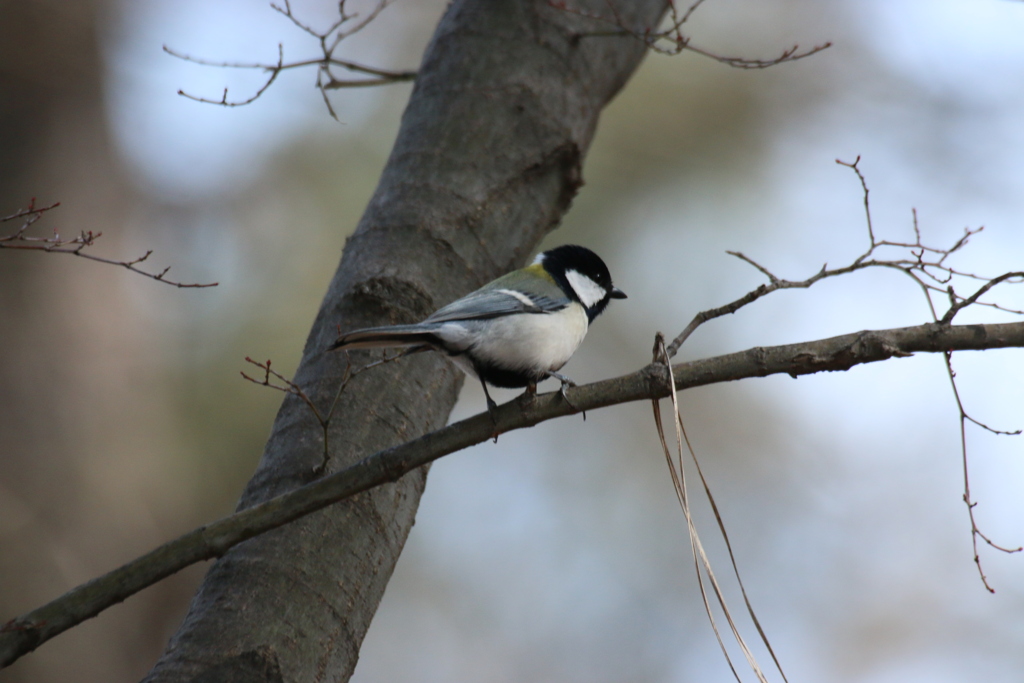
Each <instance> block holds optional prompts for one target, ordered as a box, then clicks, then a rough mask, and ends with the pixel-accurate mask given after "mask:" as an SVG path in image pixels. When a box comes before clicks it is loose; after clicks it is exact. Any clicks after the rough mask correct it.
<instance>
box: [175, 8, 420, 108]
mask: <svg viewBox="0 0 1024 683" xmlns="http://www.w3.org/2000/svg"><path fill="white" fill-rule="evenodd" d="M393 1H394V0H379V1H378V2H377V4H376V5H375V6H374V7H373V9H372V10H370V11H369V12H368V13H367V14H366V16H365V17H363V18H362V19H361V20H359V21H355V20H356V19H358V18H359V15H358V14H356V13H349V12H348V11H347V10H346V8H345V0H341V1H340V2H339V3H338V18H337V19H336V20H335V21H334V22H333V23H332V24H331V25H330V27H328V29H327V30H326V31H319V30H317V29H315V28H313V27H312V26H311V25H309V24H307V23H305V22H304V21H302V20H301V19H300V18H299V17H298V16H296V14H295V13H294V12H293V11H292V6H291V3H290V2H289V1H288V0H285V1H284V3H283V5H277V4H274V3H271V4H270V7H271V8H272V9H273V10H274V11H276V12H278V13H279V14H281V15H282V16H284V17H285V18H287V19H288V20H289V21H290V22H291V23H292V24H293V25H295V26H296V27H297V28H298V29H300V30H301V31H303V32H304V33H307V34H308V35H310V36H312V37H313V38H314V39H316V42H317V47H318V49H319V50H320V53H321V56H320V57H317V58H314V59H303V60H298V61H294V62H285V61H284V45H283V44H278V46H277V50H278V59H277V63H276V64H267V63H263V62H232V61H213V60H208V59H203V58H200V57H193V56H191V55H188V54H185V53H183V52H180V51H178V50H174V49H172V48H170V47H168V46H167V45H164V47H163V49H164V52H166V53H167V54H169V55H171V56H173V57H177V58H178V59H181V60H184V61H186V62H192V63H193V64H200V65H203V66H213V67H220V68H227V69H260V70H263V71H266V72H267V73H268V74H269V76H268V78H267V80H266V82H264V83H263V85H262V86H261V87H260V88H259V89H258V90H257V91H256V92H255V94H253V95H252V96H250V97H247V98H244V99H240V100H229V99H228V89H227V88H224V92H223V93H222V94H221V96H220V98H219V99H212V98H208V97H200V96H197V95H192V94H189V93H187V92H185V91H184V90H178V94H179V95H181V96H182V97H186V98H188V99H190V100H193V101H195V102H203V103H205V104H216V105H220V106H222V107H241V106H244V105H247V104H251V103H252V102H255V101H256V100H257V99H259V98H260V96H262V95H263V93H265V92H266V91H267V89H268V88H270V86H271V85H272V84H273V83H274V81H275V80H276V79H277V77H278V75H280V74H281V72H282V71H286V70H288V69H299V68H303V67H309V66H315V67H316V70H317V77H316V83H315V85H316V88H317V90H319V91H320V94H321V96H322V98H323V100H324V104H325V105H326V107H327V111H328V113H330V115H331V117H332V118H334V119H336V120H337V119H338V116H337V114H336V113H335V111H334V108H333V107H332V106H331V102H330V99H329V98H328V97H327V91H328V90H338V89H341V88H366V87H374V86H379V85H389V84H391V83H400V82H403V81H411V80H414V79H415V78H416V72H415V71H395V70H391V69H382V68H379V67H374V66H367V65H365V64H360V63H357V62H353V61H350V60H346V59H341V58H339V57H337V56H336V55H335V51H336V50H337V49H338V46H339V45H340V44H341V42H342V41H343V40H345V39H346V38H348V37H350V36H352V35H354V34H356V33H358V32H359V31H362V30H363V29H364V28H366V27H367V26H368V25H369V24H370V22H372V21H373V20H374V19H376V18H377V16H378V15H379V14H380V13H381V12H382V11H384V9H385V8H386V7H387V6H388V5H390V4H392V2H393ZM350 22H355V23H350ZM331 67H340V68H343V69H346V70H348V71H351V72H354V73H359V74H365V75H367V76H370V78H355V79H354V78H336V77H335V76H334V74H332V73H331Z"/></svg>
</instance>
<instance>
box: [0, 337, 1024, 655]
mask: <svg viewBox="0 0 1024 683" xmlns="http://www.w3.org/2000/svg"><path fill="white" fill-rule="evenodd" d="M1008 347H1024V322H1018V323H1005V324H991V325H956V326H949V325H943V324H941V323H928V324H925V325H917V326H915V327H902V328H896V329H890V330H874V331H872V330H867V331H862V332H856V333H853V334H845V335H842V336H838V337H831V338H828V339H822V340H818V341H813V342H804V343H800V344H787V345H784V346H771V347H754V348H752V349H748V350H746V351H741V352H738V353H732V354H727V355H723V356H716V357H714V358H707V359H703V360H698V361H691V362H687V363H679V364H677V365H673V366H672V371H673V374H674V376H675V381H676V389H677V390H684V389H690V388H693V387H698V386H706V385H709V384H718V383H721V382H730V381H735V380H740V379H746V378H750V377H767V376H768V375H776V374H788V375H791V376H793V377H799V376H800V375H810V374H814V373H817V372H823V371H837V370H848V369H850V368H852V367H854V366H856V365H862V364H865V363H874V362H877V361H882V360H887V359H890V358H898V357H905V356H910V355H912V354H914V353H918V352H924V353H945V352H949V351H968V350H984V349H998V348H1008ZM668 376H669V375H668V372H667V370H666V368H665V366H664V365H660V364H651V365H648V366H646V367H644V368H641V369H640V370H638V371H637V372H634V373H632V374H629V375H624V376H622V377H616V378H614V379H608V380H604V381H601V382H594V383H593V384H588V385H585V386H580V387H576V388H572V389H569V392H570V398H571V399H572V403H573V404H574V405H575V406H577V407H578V408H579V409H582V410H595V409H597V408H604V407H608V406H613V405H618V404H621V403H628V402H631V401H638V400H645V399H656V398H664V397H665V396H668V395H669V387H668V381H669V380H668ZM574 412H575V411H574V410H573V409H572V408H571V407H570V406H569V405H568V404H567V403H566V402H565V401H564V400H563V399H562V398H561V397H560V395H559V394H558V392H553V393H550V394H544V395H541V396H538V397H536V398H535V399H533V400H529V399H526V398H520V399H516V400H513V401H510V402H509V403H506V404H505V405H503V406H500V407H499V409H498V411H497V414H496V419H497V429H498V432H499V433H505V432H509V431H513V430H516V429H524V428H526V427H533V426H534V425H537V424H540V423H541V422H545V421H547V420H551V419H554V418H557V417H564V416H566V415H571V414H573V413H574ZM494 431H495V425H494V424H493V423H492V421H491V417H490V415H489V414H488V413H481V414H479V415H476V416H474V417H471V418H468V419H466V420H463V421H461V422H458V423H456V424H453V425H450V426H448V427H444V428H442V429H438V430H436V431H433V432H431V433H429V434H426V435H424V436H421V437H419V438H417V439H413V440H411V441H408V442H406V443H404V444H401V445H399V446H394V447H392V448H387V449H384V450H382V451H379V452H377V453H375V454H373V455H371V456H369V457H367V458H364V459H363V460H361V461H359V462H357V463H356V464H354V465H352V466H351V467H348V468H347V469H344V470H342V471H339V472H336V473H334V474H331V475H329V476H326V477H324V478H322V479H320V480H318V481H315V482H313V483H311V484H307V485H305V486H303V487H301V488H299V489H296V490H293V491H290V492H288V493H284V494H282V495H279V496H277V497H275V498H272V499H271V500H268V501H266V502H264V503H260V504H258V505H255V506H253V507H251V508H248V509H246V510H242V511H241V512H237V513H235V514H233V515H230V516H228V517H225V518H223V519H220V520H218V521H216V522H213V523H211V524H208V525H206V526H203V527H200V528H198V529H196V530H194V531H192V532H190V533H188V534H185V535H184V536H181V537H180V538H178V539H176V540H174V541H171V542H170V543H167V544H165V545H163V546H161V547H159V548H157V549H155V550H153V551H151V552H150V553H148V554H146V555H143V556H142V557H140V558H138V559H136V560H134V561H132V562H130V563H128V564H126V565H124V566H122V567H120V568H118V569H115V570H114V571H112V572H110V573H108V574H105V575H103V576H101V577H99V578H97V579H94V580H93V581H90V582H89V583H86V584H83V585H82V586H79V587H78V588H75V589H74V590H72V591H70V592H68V593H66V594H65V595H63V596H61V597H59V598H57V599H56V600H54V601H52V602H50V603H48V604H47V605H44V606H43V607H40V608H39V609H36V610H34V611H32V612H29V613H28V614H26V615H24V616H22V617H19V618H17V619H13V620H11V621H10V622H8V623H7V624H5V625H4V626H3V628H2V629H0V666H6V665H7V664H10V663H11V662H13V661H14V660H16V659H17V658H18V657H20V656H21V655H23V654H25V653H27V652H31V651H32V650H34V649H35V648H37V647H38V646H39V645H41V644H42V643H44V642H46V641H47V640H49V639H50V638H53V637H54V636H56V635H58V634H60V633H62V632H63V631H65V630H67V629H69V628H71V627H72V626H74V625H76V624H78V623H80V622H82V621H84V620H86V619H89V618H91V617H93V616H96V615H97V614H99V613H100V612H101V611H103V610H104V609H106V608H107V607H110V606H112V605H114V604H116V603H119V602H121V601H123V600H125V599H126V598H128V597H130V596H131V595H133V594H135V593H137V592H138V591H140V590H142V589H143V588H145V587H147V586H149V585H152V584H153V583H155V582H157V581H159V580H160V579H163V578H165V577H167V576H170V575H171V574H173V573H175V572H177V571H180V570H181V569H183V568H185V567H187V566H189V565H191V564H194V563H196V562H200V561H203V560H207V559H210V558H214V557H220V556H222V555H223V554H224V553H225V552H226V551H227V550H228V549H229V548H231V547H233V546H235V545H237V544H239V543H241V542H242V541H245V540H246V539H250V538H252V537H254V536H257V535H259V534H261V533H264V532H266V531H269V530H271V529H274V528H277V527H280V526H282V525H284V524H287V523H288V522H291V521H294V520H296V519H298V518H300V517H303V516H305V515H308V514H310V513H311V512H315V511H316V510H320V509H322V508H324V507H327V506H328V505H331V504H333V503H336V502H338V501H341V500H344V499H346V498H350V497H352V496H355V495H357V494H359V493H361V492H364V491H367V490H369V489H372V488H374V487H377V486H380V485H381V484H384V483H387V482H394V481H397V480H398V479H400V478H401V477H402V476H403V475H405V474H407V473H409V472H411V471H412V470H414V469H416V468H418V467H421V466H423V465H426V464H428V463H431V462H433V461H434V460H437V459H438V458H441V457H443V456H445V455H448V454H449V453H454V452H456V451H459V450H462V449H464V448H467V447H469V446H473V445H475V444H479V443H483V442H484V441H487V440H488V439H489V438H490V437H491V436H492V435H493V433H494Z"/></svg>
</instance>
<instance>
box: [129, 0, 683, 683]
mask: <svg viewBox="0 0 1024 683" xmlns="http://www.w3.org/2000/svg"><path fill="white" fill-rule="evenodd" d="M622 4H623V6H624V8H623V10H622V12H621V15H620V16H622V17H623V18H624V19H625V21H628V22H634V25H635V26H651V25H654V24H656V23H657V20H658V18H659V17H660V16H661V13H662V12H663V10H664V1H663V0H636V1H634V2H628V3H622ZM581 5H582V6H586V5H585V4H583V3H581ZM626 6H628V7H626ZM590 9H591V10H592V11H593V12H595V13H605V14H606V13H607V12H608V5H607V4H606V3H604V2H594V3H592V5H590ZM595 28H600V29H602V30H607V29H608V28H609V26H608V25H607V24H605V25H597V24H595V23H594V22H593V21H592V20H588V19H585V18H584V17H581V16H580V15H579V14H575V13H572V12H566V11H563V10H558V9H555V8H552V7H550V6H548V4H547V3H546V2H544V1H543V0H463V1H460V2H455V3H453V4H452V5H451V6H450V7H449V8H448V11H447V13H446V14H445V16H444V18H443V19H442V21H441V23H440V25H439V26H438V28H437V31H436V33H435V35H434V38H433V40H432V42H431V44H430V46H429V47H428V49H427V52H426V55H425V57H424V60H423V64H422V67H421V69H420V75H419V77H418V79H417V82H416V85H415V88H414V90H413V93H412V96H411V99H410V101H409V104H408V107H407V109H406V111H405V114H404V116H403V119H402V125H401V129H400V131H399V134H398V139H397V141H396V143H395V147H394V150H393V151H392V154H391V157H390V159H389V161H388V164H387V166H386V168H385V170H384V172H383V175H382V177H381V180H380V184H379V186H378V188H377V191H376V193H375V195H374V197H373V199H372V200H371V202H370V204H369V206H368V208H367V210H366V213H365V215H364V216H363V218H362V220H361V221H360V224H359V226H358V228H357V230H356V232H355V234H354V235H353V236H352V237H351V238H350V239H349V240H348V242H347V244H346V246H345V250H344V254H343V256H342V260H341V264H340V266H339V268H338V271H337V273H336V275H335V277H334V280H333V281H332V283H331V285H330V287H329V289H328V291H327V294H326V296H325V298H324V300H323V303H322V305H321V308H320V312H319V314H318V316H317V319H316V322H315V323H314V325H313V329H312V331H311V332H310V335H309V338H308V340H307V343H306V348H305V351H304V353H303V358H302V361H301V364H300V367H299V370H298V372H297V375H296V381H297V382H298V383H299V385H300V386H302V387H303V388H304V389H305V390H306V391H307V393H309V394H310V395H311V396H312V397H313V399H314V400H315V401H316V402H317V403H318V404H319V405H321V406H326V405H328V404H329V402H330V400H331V398H332V396H333V392H334V390H335V388H336V387H337V386H338V382H339V381H340V378H341V376H342V374H343V371H344V365H345V359H344V355H343V354H338V353H325V352H324V348H325V347H326V346H327V345H328V344H329V343H330V341H331V340H332V339H333V338H334V336H335V333H336V326H337V325H339V324H340V325H341V327H342V328H344V329H352V328H356V327H361V326H366V325H375V324H386V323H398V322H409V321H415V320H418V319H421V318H423V317H424V316H426V315H427V314H429V313H430V312H431V311H433V310H434V309H436V308H437V307H439V306H440V305H442V304H445V303H447V302H449V301H451V300H453V299H455V298H457V297H458V296H461V295H462V294H465V293H466V292H468V291H470V290H472V289H474V288H475V287H478V286H480V285H482V284H483V283H485V282H487V281H488V280H490V279H492V278H494V277H496V276H497V275H499V274H501V273H503V272H505V271H507V270H510V269H512V268H514V267H518V266H520V265H522V264H523V263H524V261H525V259H526V257H527V256H528V255H529V254H530V253H531V251H532V250H533V249H534V248H535V247H536V245H537V244H538V243H539V242H540V240H541V238H542V237H543V236H544V235H545V234H546V233H547V232H548V231H550V230H551V229H552V228H553V227H554V226H555V225H556V224H557V223H558V221H559V219H560V217H561V216H562V214H563V213H564V212H565V211H566V209H567V208H568V206H569V203H570V202H571V200H572V197H573V196H574V194H575V192H576V190H577V188H578V186H579V184H580V164H581V160H582V158H583V155H584V153H585V152H586V150H587V148H588V146H589V144H590V141H591V138H592V136H593V133H594V129H595V126H596V124H597V120H598V116H599V114H600V112H601V109H602V108H603V107H604V105H605V104H607V103H608V101H609V100H610V99H611V98H612V97H613V96H614V95H615V93H616V92H617V91H618V90H619V89H620V88H621V87H622V85H623V84H624V83H625V82H626V80H627V79H628V78H629V77H630V75H631V74H632V73H633V71H634V70H635V69H636V67H637V66H638V64H639V63H640V61H641V59H642V58H643V55H644V47H643V45H642V44H641V43H640V42H638V41H636V40H634V39H632V38H629V37H600V38H598V37H583V38H580V36H579V33H581V32H583V31H585V30H588V29H589V30H594V29H595ZM367 358H368V356H366V355H363V354H359V353H354V354H353V363H354V364H355V365H359V364H361V363H365V362H366V359H367ZM461 383H462V377H461V374H460V373H459V372H458V371H457V370H456V369H454V367H453V366H452V365H451V364H450V363H449V362H448V361H447V360H446V359H444V358H441V357H439V356H438V355H436V354H420V355H418V356H416V357H412V358H407V359H404V360H402V361H401V362H399V363H393V364H388V365H384V366H381V367H378V368H375V369H373V370H372V371H369V372H366V373H363V374H361V375H359V376H358V377H357V378H356V379H355V380H354V381H353V382H352V383H351V384H350V385H349V387H348V389H347V390H346V392H345V394H344V395H343V396H342V398H341V400H340V401H339V404H338V407H337V409H336V412H335V416H334V419H333V421H332V423H331V428H330V430H329V431H330V435H329V442H330V451H331V458H330V461H329V466H328V469H329V470H330V471H336V470H339V469H342V468H344V467H346V466H348V465H351V464H352V463H354V462H356V461H357V460H359V459H361V458H363V457H364V456H366V455H367V454H370V453H373V452H375V451H378V450H381V449H383V448H386V447H389V446H393V445H395V444H398V443H402V442H404V441H407V440H409V439H411V438H414V437H416V436H419V435H421V434H424V433H426V432H428V431H430V430H433V429H437V428H439V427H441V426H443V425H444V423H445V421H446V420H447V417H448V414H449V411H450V410H451V408H452V406H453V404H454V402H455V399H456V396H457V393H458V391H459V388H460V387H461ZM321 453H322V441H321V431H320V428H319V426H318V425H317V423H316V421H315V419H314V418H313V416H312V415H311V414H310V412H309V410H308V409H307V408H306V407H305V406H304V405H303V404H302V402H301V401H299V400H297V399H295V398H294V397H288V398H287V399H286V400H285V401H284V403H283V405H282V406H281V410H280V412H279V413H278V416H277V419H276V421H275V423H274V426H273V431H272V434H271V436H270V439H269V441H268V443H267V446H266V450H265V452H264V455H263V458H262V461H261V462H260V465H259V468H258V470H257V472H256V474H255V475H254V477H253V479H252V480H251V481H250V482H249V485H248V487H247V488H246V490H245V492H244V494H243V496H242V499H241V502H240V504H239V506H240V507H241V508H244V507H248V506H251V505H253V504H255V503H257V502H260V501H264V500H266V499H268V498H270V497H272V496H274V495H276V494H279V493H282V492H284V491H287V490H290V489H293V488H295V487H297V486H299V485H301V484H303V483H307V482H309V481H310V480H311V479H312V478H314V477H315V474H314V468H315V466H316V465H317V464H318V463H319V461H320V457H321ZM425 480H426V470H425V469H420V470H416V471H414V472H412V473H410V474H408V475H406V476H405V477H403V478H402V479H401V480H400V481H398V482H396V483H394V484H388V485H385V486H381V487H379V488H376V489H374V490H371V491H368V492H365V493H362V494H360V495H358V496H356V497H354V498H352V499H349V500H346V501H344V502H342V503H340V504H338V505H334V506H331V507H330V508H327V509H325V510H323V511H321V512H318V513H315V514H313V515H310V516H308V517H306V518H304V519H302V520H300V521H298V522H295V523H293V524H291V525H288V526H286V527H284V528H281V529H278V530H276V531H272V532H270V533H267V534H265V535H263V536H260V537H258V538H255V539H252V540H250V541H247V542H245V543H243V544H241V545H239V546H237V547H235V548H234V549H232V550H231V551H230V552H228V553H227V554H225V555H224V557H222V558H221V559H220V560H218V561H217V562H216V563H215V564H214V566H213V567H212V568H211V570H210V572H209V573H208V575H207V577H206V579H205V581H204V583H203V585H202V587H201V589H200V591H199V593H198V594H197V595H196V597H195V598H194V600H193V603H192V606H191V609H190V611H189V614H188V616H187V617H186V619H185V622H184V624H183V625H182V627H181V629H180V630H179V632H178V633H177V634H176V635H175V636H174V638H173V639H172V640H171V643H170V644H169V646H168V649H167V651H166V652H165V654H164V655H163V657H162V658H161V659H160V661H159V662H158V663H157V664H156V666H155V667H154V668H153V670H152V671H151V672H150V674H149V676H148V677H147V678H146V680H147V681H152V682H156V681H161V682H162V681H218V682H220V683H223V682H225V681H243V680H244V681H303V682H306V681H321V680H345V679H347V678H348V677H349V676H350V675H351V673H352V671H353V669H354V667H355V663H356V660H357V657H358V651H359V647H360V644H361V642H362V639H363V636H364V634H365V633H366V630H367V628H368V627H369V624H370V620H371V618H372V617H373V614H374V612H375V610H376V608H377V605H378V603H379V602H380V599H381V596H382V595H383V592H384V588H385V586H386V585H387V581H388V579H389V578H390V576H391V573H392V570H393V568H394V565H395V562H396V561H397V559H398V556H399V553H400V552H401V549H402V546H403V544H404V542H405V539H406V536H407V535H408V533H409V530H410V528H411V527H412V524H413V521H414V517H415V513H416V508H417V505H418V503H419V498H420V494H421V493H422V491H423V487H424V484H425ZM396 646H397V644H396Z"/></svg>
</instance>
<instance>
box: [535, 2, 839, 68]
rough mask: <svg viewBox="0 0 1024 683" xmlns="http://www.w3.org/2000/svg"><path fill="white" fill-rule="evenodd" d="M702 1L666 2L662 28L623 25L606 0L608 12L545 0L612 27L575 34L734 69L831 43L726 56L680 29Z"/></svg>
mask: <svg viewBox="0 0 1024 683" xmlns="http://www.w3.org/2000/svg"><path fill="white" fill-rule="evenodd" d="M703 2H704V0H696V2H693V3H692V4H691V5H690V6H689V7H688V8H687V9H686V11H684V12H682V13H680V12H679V10H678V9H677V8H676V4H675V2H670V3H669V6H668V17H667V19H666V27H665V28H663V29H655V28H652V27H642V28H636V27H632V26H627V25H626V22H625V20H624V19H623V17H622V15H621V14H620V13H619V11H618V8H617V7H616V6H615V5H614V4H613V3H612V2H611V1H610V0H609V1H608V2H607V3H606V6H607V9H608V14H602V13H600V12H594V11H590V10H585V9H583V8H581V7H576V6H570V5H569V3H568V2H566V1H565V0H548V5H549V6H551V7H553V8H555V9H559V10H562V11H563V12H569V13H571V14H575V15H577V16H581V17H585V18H587V19H592V20H594V21H596V22H598V23H601V24H606V25H609V26H612V27H614V28H611V29H609V30H604V31H587V32H582V33H579V34H577V38H609V37H622V36H629V37H631V38H634V39H636V40H639V41H640V42H642V43H644V44H645V45H646V46H647V47H648V49H650V50H652V51H654V52H657V53H660V54H663V55H669V56H675V55H678V54H679V53H681V52H684V51H689V52H693V53H695V54H698V55H701V56H703V57H708V58H709V59H713V60H715V61H716V62H721V63H722V64H725V65H727V66H731V67H733V68H736V69H767V68H768V67H772V66H777V65H779V64H784V63H786V62H795V61H797V60H800V59H804V58H806V57H810V56H811V55H815V54H817V53H819V52H821V51H822V50H827V49H828V48H830V47H832V43H831V42H827V43H822V44H821V45H815V46H814V47H812V48H810V49H808V50H804V51H802V52H801V51H800V46H799V45H793V46H792V47H790V48H787V49H785V50H783V51H782V53H781V54H780V55H779V56H778V57H773V58H771V59H756V58H749V57H728V56H725V55H720V54H718V53H716V52H712V51H711V50H707V49H704V48H700V47H697V46H696V45H694V44H693V42H692V41H691V39H690V37H689V36H687V35H686V34H684V33H683V26H684V25H685V24H686V22H688V21H689V20H690V17H691V16H693V13H694V12H696V11H697V8H699V7H700V6H701V4H703Z"/></svg>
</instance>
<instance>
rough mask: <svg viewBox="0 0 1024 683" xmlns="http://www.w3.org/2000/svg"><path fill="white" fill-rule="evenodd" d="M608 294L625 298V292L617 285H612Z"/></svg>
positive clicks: (617, 297)
mask: <svg viewBox="0 0 1024 683" xmlns="http://www.w3.org/2000/svg"><path fill="white" fill-rule="evenodd" d="M608 296H610V297H611V298H613V299H625V298H627V297H626V293H625V292H623V291H622V290H621V289H619V288H618V287H612V293H611V294H609V295H608Z"/></svg>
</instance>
